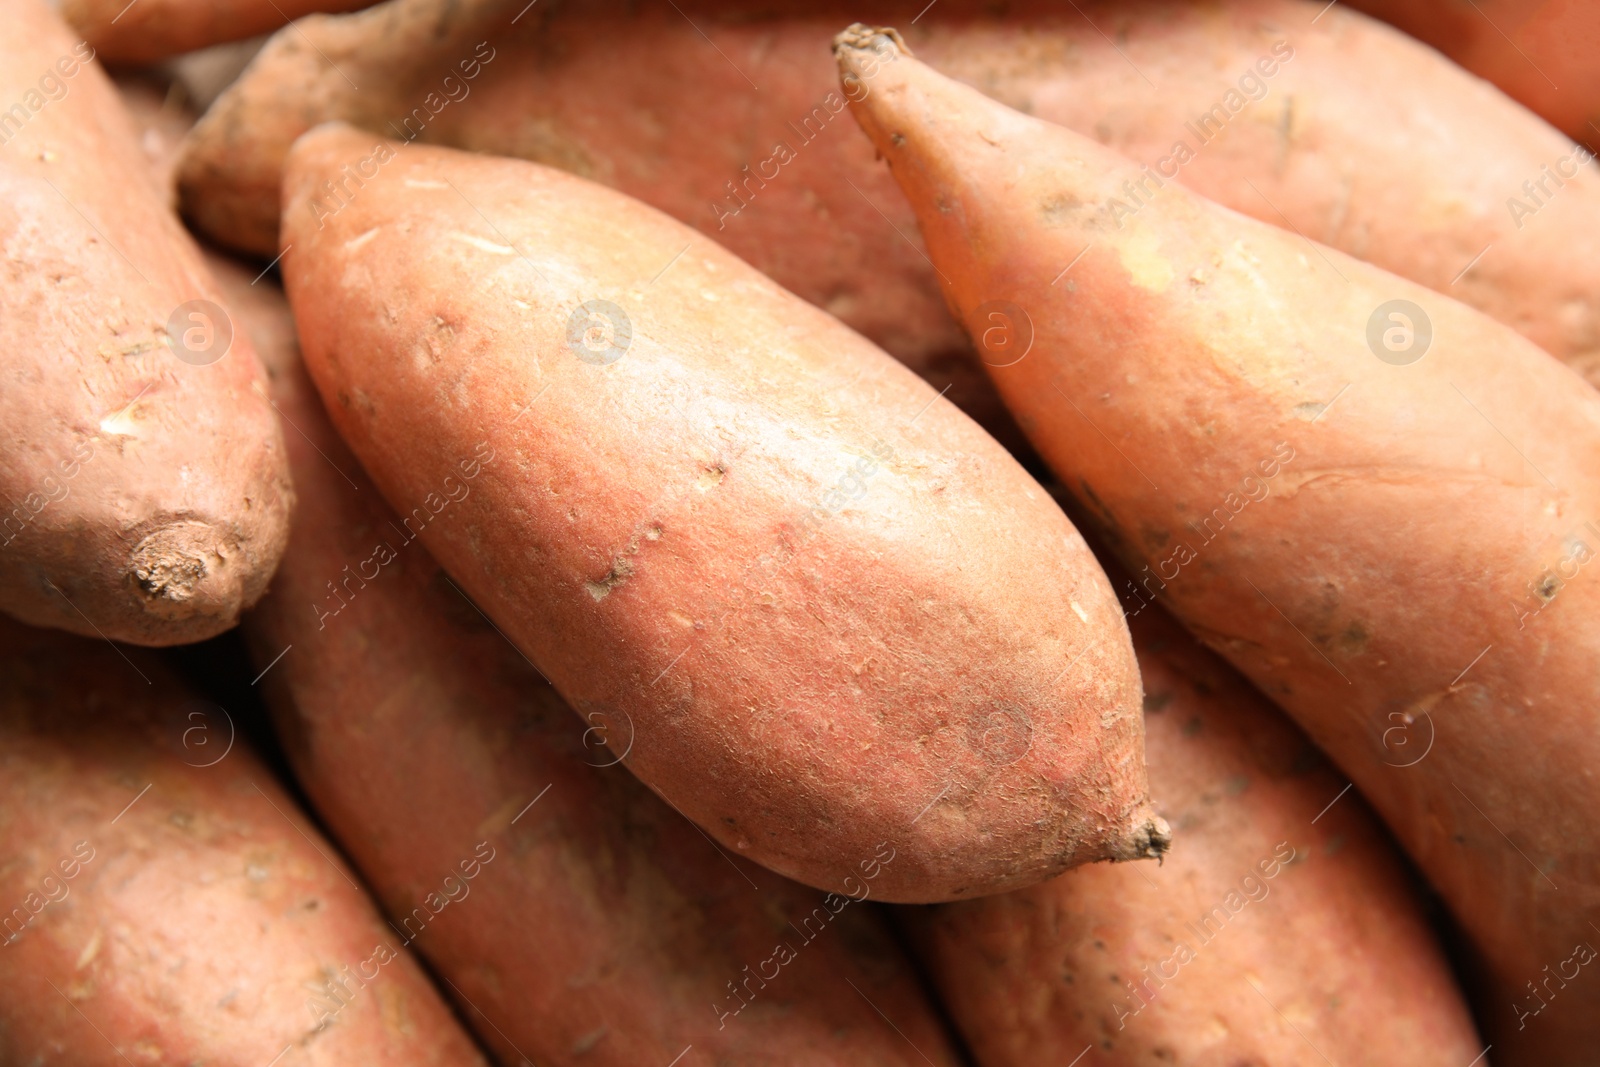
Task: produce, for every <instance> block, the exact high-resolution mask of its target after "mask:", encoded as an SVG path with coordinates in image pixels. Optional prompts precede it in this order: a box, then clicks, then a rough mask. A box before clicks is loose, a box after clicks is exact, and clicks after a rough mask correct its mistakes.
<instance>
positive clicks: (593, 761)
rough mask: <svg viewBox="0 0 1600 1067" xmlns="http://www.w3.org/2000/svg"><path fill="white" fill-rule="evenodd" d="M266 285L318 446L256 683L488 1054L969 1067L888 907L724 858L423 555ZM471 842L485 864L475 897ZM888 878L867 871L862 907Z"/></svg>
mask: <svg viewBox="0 0 1600 1067" xmlns="http://www.w3.org/2000/svg"><path fill="white" fill-rule="evenodd" d="M219 277H221V280H222V281H223V284H224V286H228V283H229V277H228V276H226V275H221V274H220V272H219ZM248 281H249V278H248V276H245V277H244V278H243V279H242V282H243V283H248ZM269 285H270V283H268V282H261V283H258V284H257V285H255V286H254V287H253V288H252V287H249V286H248V285H247V284H244V285H243V286H242V288H241V290H240V292H239V296H238V298H237V299H236V300H235V302H234V303H233V305H232V310H233V311H234V314H235V317H236V318H240V319H243V320H246V321H249V322H253V323H256V324H258V325H257V328H258V329H260V330H261V331H262V334H261V335H260V336H258V338H257V347H258V350H260V351H261V352H262V354H263V358H264V359H266V361H267V363H268V367H269V372H270V373H271V375H272V379H273V385H272V388H273V395H274V399H275V400H276V402H277V404H278V407H279V409H280V410H281V411H282V412H283V414H284V417H285V418H287V419H289V420H291V421H292V422H293V423H294V425H295V426H296V427H298V429H299V430H300V431H301V432H303V434H304V435H305V436H304V437H302V436H301V434H300V433H294V434H292V435H291V436H290V437H289V457H290V463H291V466H292V470H293V472H294V478H295V484H296V486H297V487H298V490H299V493H300V505H299V508H298V510H297V512H296V514H295V519H294V523H293V526H292V529H291V534H290V540H289V549H288V551H287V553H286V554H285V556H284V562H283V566H282V567H280V568H279V570H278V574H277V577H276V578H275V579H274V580H273V589H272V593H271V594H270V595H269V596H268V597H267V598H266V599H265V600H263V601H262V602H261V605H260V606H259V607H257V608H256V609H255V611H253V612H252V613H251V614H250V615H248V616H246V618H245V623H244V628H245V632H246V634H247V636H248V638H249V640H250V643H251V645H252V646H253V647H254V649H255V650H256V652H257V658H258V660H259V662H260V663H261V664H262V665H263V666H265V665H267V664H268V663H269V662H271V661H272V660H273V659H275V658H277V656H278V655H279V653H282V652H283V651H284V649H285V648H290V651H289V652H287V653H285V654H284V656H283V659H282V662H281V663H280V664H279V665H278V666H276V667H274V668H273V669H272V671H271V672H270V673H269V674H268V676H267V678H266V680H265V681H264V682H263V683H262V684H263V685H265V686H266V687H267V691H268V695H269V699H270V700H271V701H272V703H273V704H274V705H275V707H276V709H277V713H278V714H277V719H278V723H279V725H280V727H281V733H282V735H283V736H284V738H285V740H286V741H287V742H288V754H289V758H290V760H291V762H292V763H293V764H294V767H295V769H296V772H297V773H298V775H299V777H300V781H301V782H302V784H303V785H304V786H305V788H306V791H307V792H308V793H309V794H310V796H311V798H312V800H313V801H314V802H315V804H316V806H317V810H318V812H319V813H320V814H321V816H322V817H323V819H324V820H325V821H326V822H327V823H328V825H329V827H330V828H331V829H332V830H333V832H334V833H335V834H336V835H337V836H338V837H339V839H340V841H341V842H342V843H343V844H344V846H345V848H346V849H347V850H348V852H349V853H350V855H351V856H352V858H353V859H354V860H355V862H356V864H357V865H358V866H359V867H360V868H361V870H362V872H363V874H365V875H366V877H367V880H368V882H369V883H370V884H371V885H372V886H373V887H374V889H375V890H376V892H377V895H378V896H379V898H380V899H381V900H382V901H383V902H384V903H385V906H386V907H387V909H388V912H389V915H390V917H391V919H392V920H393V922H394V923H395V924H396V926H397V927H399V928H400V929H401V930H404V931H405V932H406V937H407V938H409V939H411V940H412V941H413V944H414V945H415V947H416V949H417V951H419V952H421V953H423V954H424V955H425V956H427V957H428V959H429V960H430V962H431V963H432V964H433V966H434V968H435V969H436V971H437V972H438V973H439V974H440V975H441V976H442V977H443V978H444V979H445V980H446V981H447V982H448V983H450V986H451V987H452V988H453V989H455V990H456V991H457V993H458V996H459V998H460V1000H461V1002H462V1010H463V1014H464V1015H465V1016H466V1018H467V1020H468V1021H469V1022H470V1023H472V1024H473V1025H474V1026H476V1027H477V1029H478V1032H479V1034H480V1036H481V1037H482V1038H483V1040H484V1041H485V1043H487V1044H488V1045H489V1046H490V1047H492V1048H494V1049H496V1051H497V1052H498V1053H499V1055H500V1058H501V1060H502V1062H504V1063H507V1064H516V1063H519V1062H521V1059H520V1057H523V1056H525V1057H527V1058H528V1059H531V1060H532V1061H533V1062H534V1063H539V1064H590V1065H596V1067H601V1065H609V1064H615V1065H618V1067H622V1065H628V1067H632V1065H634V1064H641V1063H642V1064H656V1065H658V1067H665V1065H666V1064H668V1063H670V1062H672V1061H673V1059H674V1057H676V1056H678V1055H679V1053H681V1052H683V1051H684V1049H685V1047H686V1046H692V1051H691V1052H690V1053H689V1054H687V1055H685V1056H684V1057H683V1059H682V1061H681V1062H682V1063H683V1064H686V1065H691V1067H697V1065H702V1064H711V1063H766V1062H770V1061H772V1060H773V1050H774V1049H778V1050H781V1051H782V1056H781V1062H782V1063H784V1064H789V1065H794V1067H800V1065H819V1067H820V1065H831V1064H863V1065H866V1064H872V1065H889V1064H893V1065H897V1067H912V1065H920V1064H923V1063H924V1058H923V1057H927V1058H928V1059H927V1062H932V1063H937V1064H940V1065H947V1064H948V1065H953V1064H954V1063H955V1062H956V1061H955V1058H954V1057H953V1055H952V1054H951V1052H950V1050H949V1048H948V1043H947V1039H946V1037H945V1036H944V1034H943V1032H942V1030H941V1025H940V1023H939V1022H938V1021H937V1019H936V1018H935V1017H934V1015H933V1013H932V1011H931V1010H930V1008H929V1006H928V1004H927V1002H926V1000H925V999H924V998H923V995H922V993H921V991H920V989H919V988H918V986H917V984H916V981H915V979H914V978H913V977H912V976H911V974H910V972H909V969H908V968H907V967H906V965H905V963H904V961H903V959H902V957H901V956H900V952H899V949H898V948H896V947H895V946H894V945H893V944H892V943H891V942H890V941H889V940H888V938H887V936H886V934H885V931H884V930H883V929H882V928H881V926H880V923H881V919H880V917H879V915H878V914H876V913H874V912H870V911H865V910H863V909H865V908H871V907H873V906H874V905H871V904H862V903H859V902H852V901H850V900H849V899H848V898H846V897H843V896H839V897H828V898H825V897H823V896H822V894H820V893H817V892H816V891H814V890H810V889H806V888H803V887H801V886H798V885H795V884H794V883H792V882H787V881H785V880H784V879H782V878H779V877H777V876H776V875H773V874H771V873H769V872H767V871H763V870H761V869H760V868H758V867H755V866H754V865H753V864H749V863H747V862H745V861H743V860H734V859H730V858H728V857H727V854H726V853H722V854H720V855H719V853H718V850H717V849H716V848H715V847H713V846H712V845H711V844H710V842H709V841H708V840H707V839H706V838H705V837H704V836H702V835H701V834H700V832H699V831H697V830H696V829H695V828H694V827H693V826H692V825H691V824H690V823H689V822H688V821H687V820H685V819H684V818H683V817H682V816H680V815H678V814H677V813H676V812H674V811H673V810H672V809H671V808H669V807H667V806H666V805H665V804H664V803H662V802H661V801H660V800H659V799H658V798H656V797H655V796H654V795H653V794H651V793H650V792H649V791H648V790H647V789H645V788H644V786H642V785H640V784H639V782H638V781H637V780H636V779H635V778H634V777H633V776H632V775H630V774H628V773H627V771H625V770H624V769H623V768H621V767H619V766H614V765H613V764H615V762H616V761H617V758H618V756H620V755H621V754H622V753H623V752H625V751H626V746H627V743H628V740H629V738H628V723H627V721H626V720H625V719H623V718H621V717H616V718H614V719H601V718H596V719H595V720H593V721H591V722H589V723H583V722H580V721H579V720H578V719H576V718H574V717H573V714H572V712H571V710H570V709H568V708H567V706H566V705H565V704H564V703H563V702H562V700H561V698H560V697H559V696H557V695H556V694H555V691H554V690H553V689H551V688H550V685H549V683H547V682H546V681H544V679H542V678H540V677H539V675H538V674H537V673H536V672H535V671H534V670H533V669H532V668H531V667H529V666H528V664H527V663H526V661H524V660H523V658H522V656H521V655H520V654H519V653H518V652H517V651H516V650H515V649H513V648H512V647H511V646H510V644H508V643H507V642H506V641H505V639H504V638H502V637H501V636H500V635H499V634H498V633H496V632H495V630H494V629H493V628H492V627H491V626H490V625H489V624H488V622H486V621H485V620H484V618H483V617H482V616H481V615H479V614H478V612H477V610H476V609H475V608H474V607H473V606H472V604H471V603H470V602H469V601H468V600H467V599H466V598H465V597H464V596H463V595H462V594H461V593H459V592H457V591H456V589H455V588H454V587H453V586H452V584H451V582H450V579H449V578H447V577H446V576H445V574H444V573H443V572H442V571H440V570H439V567H438V564H436V563H435V562H434V561H433V559H432V557H430V556H429V555H428V554H427V550H426V549H424V548H423V547H422V546H421V545H420V544H415V543H408V542H407V541H406V539H405V538H404V537H403V535H402V534H401V533H400V532H399V531H400V529H401V518H400V516H398V515H396V514H395V513H394V512H392V511H390V510H389V509H388V508H387V507H385V506H384V504H383V501H382V498H381V497H379V496H378V493H377V490H376V488H375V487H374V486H373V485H372V483H371V482H370V481H368V480H367V478H366V475H365V474H363V473H362V471H361V469H360V467H359V466H358V465H357V464H356V461H355V458H354V457H353V456H351V455H350V454H349V452H348V451H347V450H346V449H345V448H344V447H343V445H342V444H341V443H340V441H339V440H338V438H337V437H336V436H335V435H334V432H333V428H332V427H331V426H329V425H328V422H327V417H326V416H325V415H324V414H323V411H322V405H321V402H320V401H319V400H318V399H317V395H316V392H315V390H314V389H313V387H312V385H311V383H310V381H309V380H308V379H307V378H306V377H305V372H304V370H303V369H302V368H301V366H300V362H299V357H298V356H297V355H296V354H295V352H294V350H293V341H294V330H293V324H292V323H291V322H289V321H288V306H287V305H286V304H285V303H284V302H283V298H282V296H281V295H274V294H273V293H272V291H271V290H269V289H268V286H269ZM229 288H230V292H231V291H232V287H229ZM268 301H270V302H271V303H272V304H275V305H276V306H268V305H267V302H268ZM347 479H348V480H347ZM352 483H354V484H352ZM330 579H331V580H332V581H333V582H334V592H331V593H330V592H329V589H328V585H327V583H328V582H329V580H330ZM602 739H604V740H607V741H609V742H610V743H611V744H612V745H613V746H614V747H613V748H610V749H607V748H605V747H602V746H601V745H600V741H601V740H602ZM586 742H587V743H586ZM480 843H483V844H486V845H487V850H486V853H487V854H490V855H492V856H493V857H494V858H493V859H492V860H490V861H488V862H482V861H481V860H478V862H474V863H472V864H471V865H470V866H469V868H468V870H469V871H472V872H473V874H474V876H473V877H468V876H467V875H466V874H464V873H463V871H462V870H461V868H460V864H461V862H462V861H463V860H464V859H465V860H475V859H478V857H479V856H480V853H479V851H478V849H479V845H480ZM896 859H897V857H896V856H895V855H894V852H893V850H892V848H886V849H884V850H883V853H882V856H881V857H878V856H874V857H872V859H871V861H870V862H869V863H868V865H867V866H866V867H865V868H864V869H862V870H860V871H858V872H857V875H856V877H855V878H854V879H853V880H852V882H851V886H850V890H851V892H852V893H853V895H854V896H855V897H856V898H857V901H861V900H867V899H869V898H871V897H872V896H873V895H875V893H876V878H874V877H871V875H873V874H875V873H876V872H877V871H878V870H880V869H881V868H882V867H884V866H885V865H888V866H892V865H893V864H894V862H896ZM790 922H793V923H795V924H796V925H795V926H794V927H793V928H791V927H790V926H789V923H790ZM802 930H803V931H804V932H801V931H802ZM780 946H787V948H788V952H787V953H785V952H782V951H779V947H780ZM791 957H792V958H791ZM729 982H732V983H733V984H734V990H733V991H730V990H729V988H728V983H729ZM852 985H854V986H855V988H854V989H852V988H851V986H852ZM874 1009H881V1011H882V1012H883V1017H880V1016H879V1015H878V1013H877V1011H876V1010H874ZM885 1018H887V1019H889V1020H892V1025H890V1023H886V1022H885V1021H884V1019H885ZM897 1029H898V1031H899V1032H898V1033H897V1032H896V1030H897Z"/></svg>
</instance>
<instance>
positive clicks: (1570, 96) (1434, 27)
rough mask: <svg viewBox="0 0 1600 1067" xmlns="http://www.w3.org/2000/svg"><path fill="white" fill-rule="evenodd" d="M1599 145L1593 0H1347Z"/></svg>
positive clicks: (1598, 45)
mask: <svg viewBox="0 0 1600 1067" xmlns="http://www.w3.org/2000/svg"><path fill="white" fill-rule="evenodd" d="M1350 6H1351V7H1354V8H1358V9H1360V10H1362V11H1365V12H1367V13H1369V14H1372V15H1376V16H1377V17H1378V18H1381V19H1384V20H1385V21H1387V22H1392V23H1394V24H1395V25H1396V26H1398V27H1400V28H1401V29H1402V30H1405V31H1406V32H1407V33H1409V34H1411V35H1412V36H1413V37H1417V38H1420V39H1421V40H1424V41H1426V42H1428V43H1429V44H1431V45H1433V46H1434V47H1435V48H1437V49H1439V51H1441V52H1443V53H1444V54H1445V55H1447V56H1449V57H1450V58H1451V59H1453V60H1455V61H1456V62H1457V63H1460V64H1461V65H1462V66H1463V67H1466V68H1467V69H1468V70H1470V71H1472V72H1473V73H1474V74H1476V75H1478V76H1479V77H1481V78H1487V79H1488V80H1489V81H1491V82H1493V83H1494V84H1495V85H1498V86H1499V87H1500V88H1501V89H1504V90H1505V91H1506V92H1507V93H1508V94H1510V95H1511V96H1513V97H1515V98H1516V99H1517V100H1520V101H1521V102H1522V103H1524V104H1526V105H1527V106H1528V107H1530V108H1532V109H1533V110H1534V111H1537V112H1538V113H1539V114H1541V115H1543V116H1544V117H1545V118H1547V119H1549V120H1550V121H1551V122H1552V123H1554V124H1555V125H1556V126H1557V127H1559V128H1560V129H1561V130H1562V132H1564V133H1565V134H1566V135H1567V136H1569V137H1576V138H1577V139H1578V140H1580V141H1588V142H1589V143H1590V144H1592V145H1595V146H1597V147H1600V65H1596V63H1595V61H1594V57H1595V53H1596V51H1600V9H1596V7H1595V5H1594V3H1593V2H1592V0H1472V2H1471V3H1460V2H1459V0H1350Z"/></svg>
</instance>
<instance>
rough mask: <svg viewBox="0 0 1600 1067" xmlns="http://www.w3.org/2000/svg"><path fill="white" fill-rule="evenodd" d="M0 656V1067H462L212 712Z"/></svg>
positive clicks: (174, 692)
mask: <svg viewBox="0 0 1600 1067" xmlns="http://www.w3.org/2000/svg"><path fill="white" fill-rule="evenodd" d="M0 648H3V650H4V652H3V657H0V855H4V856H5V862H4V864H3V865H0V1063H6V1064H19V1065H20V1064H30V1065H39V1067H54V1065H60V1067H128V1065H129V1064H141V1065H142V1064H202V1063H203V1064H208V1065H216V1067H263V1065H265V1064H267V1063H269V1062H271V1063H277V1064H279V1065H282V1067H300V1065H319V1067H332V1065H334V1064H350V1063H374V1062H376V1063H396V1064H403V1065H408V1067H482V1064H483V1059H482V1057H481V1056H480V1055H479V1054H478V1052H477V1051H476V1050H475V1049H474V1047H473V1046H472V1043H471V1041H470V1039H468V1037H467V1036H466V1034H465V1032H464V1031H463V1030H462V1029H461V1027H460V1025H459V1024H458V1023H457V1022H456V1021H455V1020H454V1019H453V1018H452V1017H451V1015H450V1011H449V1009H448V1008H447V1007H446V1006H445V1004H444V1002H443V1001H441V1000H440V999H439V996H438V994H437V993H435V992H434V990H433V989H432V987H431V986H429V984H428V982H427V979H426V978H424V977H423V973H422V971H421V970H420V968H419V967H418V966H417V963H416V961H415V959H414V958H413V957H412V956H411V955H410V954H409V953H407V952H406V951H405V950H404V949H403V948H402V947H401V946H400V945H399V943H398V939H397V938H396V937H395V935H394V934H393V932H392V931H390V930H389V929H387V928H386V927H385V926H384V924H383V923H382V922H381V921H380V920H379V918H378V916H377V914H376V913H375V912H374V910H373V908H372V904H371V902H370V901H369V900H368V899H367V898H366V896H365V894H364V893H362V892H361V890H359V889H357V888H356V886H355V884H354V883H353V882H352V881H351V875H350V873H349V872H348V871H347V870H345V869H344V867H342V866H340V865H339V863H338V861H337V860H336V859H333V858H331V857H332V856H333V850H332V847H331V846H330V845H329V844H328V843H327V842H326V841H324V840H322V839H321V836H320V835H319V834H318V832H317V830H316V829H315V827H313V826H312V825H311V824H310V823H309V822H308V821H307V820H306V818H305V816H304V815H303V814H301V813H300V812H299V811H298V810H297V809H296V807H295V803H294V801H293V800H291V799H290V798H289V797H288V795H287V794H285V793H284V791H283V790H282V788H280V787H279V786H278V785H277V783H275V782H274V781H273V780H272V777H271V774H270V772H269V771H268V770H267V769H266V768H265V767H263V766H262V765H261V763H260V762H259V761H258V760H257V759H256V757H255V756H254V755H253V754H252V753H251V752H250V751H249V750H248V749H247V748H246V746H245V744H244V742H243V740H242V739H238V738H235V736H234V732H233V723H232V721H231V720H230V719H229V718H228V716H227V713H226V712H225V711H224V709H222V708H219V707H218V706H216V705H215V704H211V703H209V702H206V701H201V700H195V699H192V697H191V694H190V693H189V692H187V691H186V690H185V688H184V687H183V686H182V685H181V684H179V683H178V682H177V681H175V680H174V679H173V678H172V677H170V676H169V675H167V674H166V673H165V671H164V670H163V669H162V668H161V667H160V665H159V664H158V663H157V662H156V661H155V659H154V658H153V657H151V656H149V655H141V654H140V653H138V652H137V651H130V655H131V656H133V657H136V658H137V663H138V666H137V667H135V666H134V665H132V664H130V663H129V662H128V661H126V660H125V659H124V658H123V657H121V656H119V654H118V652H117V651H115V650H113V649H112V648H110V647H108V646H107V645H106V644H105V643H104V642H100V641H89V640H83V639H79V638H75V637H68V636H65V635H61V634H52V633H49V632H47V631H42V630H29V629H27V628H25V627H22V626H20V625H18V624H16V623H13V622H10V621H9V620H6V621H0ZM141 674H142V677H141ZM377 946H386V947H387V953H388V954H387V955H383V956H376V955H375V952H376V948H377ZM330 983H340V984H342V989H340V986H339V985H330ZM312 1005H316V1006H318V1007H317V1010H313V1009H312ZM319 1011H320V1012H321V1014H320V1015H319ZM275 1057H278V1058H276V1059H275Z"/></svg>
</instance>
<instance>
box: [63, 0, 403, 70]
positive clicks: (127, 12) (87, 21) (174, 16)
mask: <svg viewBox="0 0 1600 1067" xmlns="http://www.w3.org/2000/svg"><path fill="white" fill-rule="evenodd" d="M371 2H372V0H136V2H134V3H129V2H128V0H62V4H61V13H62V15H63V17H65V18H66V20H67V22H68V23H70V24H71V25H72V27H73V28H74V29H75V30H77V31H78V32H79V33H81V34H83V37H84V40H86V41H88V42H89V43H90V44H91V45H93V46H94V49H95V51H97V52H99V53H100V56H101V58H102V59H104V60H105V61H106V62H107V63H111V64H115V65H121V66H141V67H142V66H149V65H151V64H153V63H159V62H161V61H162V60H163V59H169V58H171V57H172V56H176V55H181V54H182V53H184V52H192V51H194V50H195V49H197V48H206V47H209V46H210V45H214V44H222V43H223V42H225V41H238V40H243V39H244V38H246V37H254V36H256V35H257V34H262V33H271V32H272V31H273V30H276V29H279V28H281V27H283V26H284V25H286V24H288V22H289V21H290V20H291V19H297V18H300V17H301V16H302V15H309V14H311V13H312V12H317V11H355V10H356V9H358V8H363V7H366V6H367V5H368V4H370V3H371Z"/></svg>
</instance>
